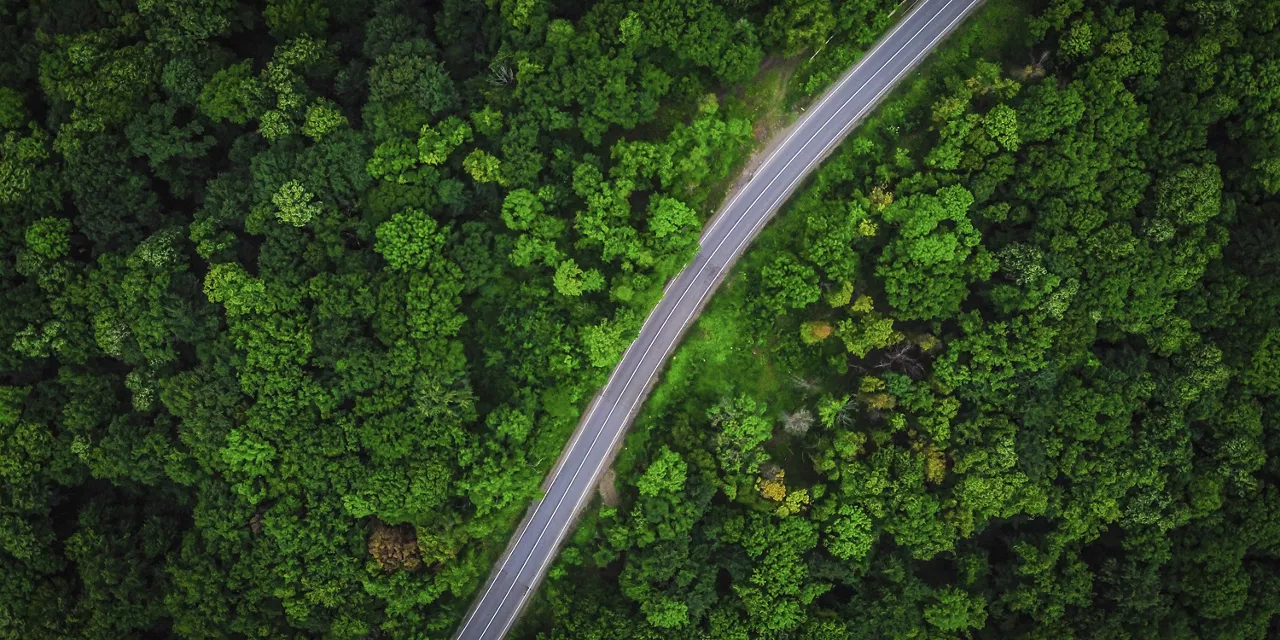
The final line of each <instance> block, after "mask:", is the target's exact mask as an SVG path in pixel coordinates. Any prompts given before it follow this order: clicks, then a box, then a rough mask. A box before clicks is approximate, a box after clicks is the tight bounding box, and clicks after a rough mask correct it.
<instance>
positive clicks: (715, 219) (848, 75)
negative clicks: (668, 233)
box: [664, 3, 925, 293]
mask: <svg viewBox="0 0 1280 640" xmlns="http://www.w3.org/2000/svg"><path fill="white" fill-rule="evenodd" d="M924 5H925V3H920V4H918V5H916V7H915V8H914V9H912V10H910V11H908V12H907V14H906V15H904V16H902V19H901V20H899V21H898V23H897V24H895V25H893V29H892V30H891V31H889V34H888V35H886V36H885V37H883V38H881V39H880V41H879V42H877V43H876V46H874V47H872V48H871V50H870V51H868V52H866V53H864V54H863V55H862V57H861V58H860V59H858V62H857V64H854V65H853V68H852V69H849V71H847V72H845V75H844V77H843V78H840V82H838V83H836V86H835V87H833V88H831V89H828V90H827V92H826V93H825V94H824V95H823V96H822V97H821V98H820V99H818V104H815V105H813V106H811V107H809V108H808V109H807V110H806V111H805V114H804V115H802V116H800V117H799V118H798V119H796V122H795V124H794V126H793V128H792V129H791V133H788V134H787V137H786V138H785V139H783V141H782V144H780V145H778V147H777V148H776V149H774V150H773V153H770V154H769V157H768V158H765V160H764V162H762V163H760V166H759V167H758V168H757V169H756V171H755V173H753V174H752V176H751V178H750V179H748V180H747V183H746V184H744V185H742V188H741V189H739V190H738V193H737V194H735V195H734V196H733V199H732V200H730V201H729V204H728V206H725V207H722V208H721V209H720V212H719V213H717V214H716V215H715V216H712V218H711V224H708V225H707V228H706V229H704V230H703V231H702V235H700V236H698V245H699V246H701V245H702V242H703V241H704V240H706V238H707V236H709V235H711V232H712V231H713V230H715V228H716V227H717V226H719V225H720V221H721V220H722V219H724V215H723V214H724V212H726V211H729V210H730V209H733V205H735V204H737V202H738V198H741V197H742V194H743V193H745V192H746V191H747V189H748V188H749V187H750V186H751V183H752V182H755V177H756V174H759V173H760V172H762V171H764V170H765V168H767V167H768V166H769V163H770V162H773V158H774V156H777V155H778V153H780V152H781V151H782V150H783V149H785V148H787V144H788V143H790V142H791V139H792V138H794V137H795V135H796V134H797V133H799V132H800V130H801V129H803V128H804V123H806V122H808V121H809V119H810V116H812V115H813V114H815V113H817V112H819V111H821V110H822V106H823V105H825V104H826V103H827V101H828V100H830V99H831V98H832V97H833V96H835V95H836V94H837V93H840V90H841V89H843V88H844V84H845V83H846V82H848V81H849V80H851V79H852V78H853V77H854V76H856V75H858V72H859V71H861V70H862V65H863V64H864V63H866V61H867V60H869V59H871V58H872V57H874V56H875V55H876V53H877V52H878V51H880V47H883V46H884V45H885V43H887V42H889V41H890V40H892V39H893V36H895V35H898V31H899V30H900V29H902V28H903V27H905V26H907V23H908V22H910V21H911V18H912V17H913V16H914V15H915V14H916V13H919V12H920V10H921V9H923V8H924ZM901 6H902V5H901V4H899V5H898V6H897V7H894V9H893V11H890V12H889V15H893V14H894V13H896V12H897V11H898V9H899V8H901ZM814 55H815V56H816V55H818V54H816V53H815V54H814ZM810 60H812V58H810ZM673 282H674V281H673ZM664 293H665V291H664Z"/></svg>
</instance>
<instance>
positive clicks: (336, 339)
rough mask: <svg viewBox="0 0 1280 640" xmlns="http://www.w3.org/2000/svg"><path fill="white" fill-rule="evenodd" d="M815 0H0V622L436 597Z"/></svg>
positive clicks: (675, 252)
mask: <svg viewBox="0 0 1280 640" xmlns="http://www.w3.org/2000/svg"><path fill="white" fill-rule="evenodd" d="M839 4H840V3H838V2H834V1H833V2H828V1H827V0H821V1H820V2H818V3H817V4H814V3H812V2H810V3H808V5H805V6H804V7H800V6H792V5H782V4H778V3H775V2H737V3H729V4H722V3H717V2H711V1H699V2H648V1H639V0H605V1H602V2H551V1H549V0H493V1H490V2H474V1H470V0H447V1H445V2H443V3H434V4H429V5H424V4H422V3H413V2H401V1H397V0H357V1H355V2H336V1H331V0H270V1H269V2H266V3H257V4H256V5H255V4H254V3H249V2H244V1H241V0H214V1H208V2H177V1H172V0H157V1H148V2H130V1H126V2H117V3H113V2H79V1H76V0H67V1H61V0H60V1H57V2H30V3H23V2H16V3H15V2H8V3H4V4H3V6H0V216H2V217H3V220H4V222H5V224H4V225H3V229H0V282H2V284H0V299H2V301H0V567H3V569H0V637H3V638H68V637H92V638H113V639H114V638H131V637H152V636H155V637H159V636H167V635H175V636H179V637H191V638H224V637H225V638H235V637H331V638H364V637H374V636H387V637H426V636H430V637H437V636H441V635H444V634H446V633H447V632H448V630H449V629H450V628H452V627H453V626H454V625H455V624H456V622H457V621H458V619H459V618H460V616H461V615H462V613H463V612H464V611H465V609H466V607H467V605H468V603H469V601H470V598H471V596H472V594H473V592H474V591H475V590H476V589H477V588H478V587H479V585H480V584H481V582H482V581H483V580H484V578H485V576H486V575H487V573H488V571H489V567H490V565H491V563H492V561H493V560H494V559H495V558H496V555H497V553H498V552H499V551H500V550H501V549H502V547H503V545H504V544H505V539H506V537H507V536H508V535H509V534H510V532H511V530H512V528H513V526H514V524H515V523H516V521H517V519H518V518H519V516H520V515H521V513H522V512H523V510H524V508H525V505H526V504H527V503H528V501H529V500H530V499H531V498H532V497H533V496H535V495H536V492H537V487H538V484H539V482H540V480H541V478H542V476H543V475H544V474H545V473H546V472H547V470H548V469H549V468H550V466H551V464H552V462H553V461H554V459H555V457H556V454H557V452H558V451H559V449H560V447H561V446H562V445H563V444H564V441H565V439H566V437H567V435H568V433H569V432H570V430H571V428H572V427H573V425H574V424H575V422H576V419H577V417H578V415H579V413H580V411H581V410H582V409H583V407H584V405H585V403H586V401H587V400H588V398H589V397H590V395H591V393H593V392H594V390H595V389H596V388H597V387H598V386H599V385H600V384H601V383H602V382H603V380H604V376H605V375H606V374H607V372H608V368H609V367H610V366H612V364H613V363H614V362H615V361H616V359H617V357H618V355H619V354H620V353H621V351H622V349H623V348H624V347H625V345H626V344H627V342H629V341H630V339H631V337H632V336H633V335H634V333H635V331H636V330H637V328H638V325H639V322H640V320H641V319H642V318H643V317H644V314H645V313H646V312H647V311H648V308H649V307H650V306H651V305H652V304H653V303H654V302H655V301H656V299H657V297H658V296H659V295H660V292H661V287H662V285H663V283H664V282H665V281H666V280H667V279H668V278H669V277H671V276H672V275H674V274H675V273H676V271H677V270H678V269H679V268H680V267H681V266H682V265H683V264H684V263H685V262H686V261H687V260H688V258H689V257H690V256H691V255H692V252H693V250H694V247H695V245H696V242H697V237H698V233H699V230H700V227H701V223H702V221H703V220H705V219H706V217H707V216H708V215H709V213H710V211H711V209H712V208H713V207H714V205H715V203H716V200H717V198H718V197H719V196H720V195H721V194H722V191H723V189H721V188H719V187H720V185H721V183H722V182H723V181H725V180H726V179H727V178H729V177H730V174H731V172H732V171H733V170H734V169H735V167H738V166H740V165H741V164H742V162H743V160H744V159H745V156H746V155H747V154H748V153H749V152H750V151H751V150H752V149H753V147H754V146H755V145H756V144H757V142H758V140H757V139H756V135H753V134H755V133H756V132H754V131H753V128H752V122H751V121H750V120H749V119H748V117H749V116H750V115H751V111H752V109H751V108H749V107H748V106H746V104H745V102H744V98H743V95H744V91H745V89H744V83H745V82H747V81H748V80H750V79H751V78H753V77H754V76H755V75H756V74H757V71H758V69H759V68H760V66H761V63H762V61H764V60H765V59H766V57H768V56H774V58H773V59H774V60H777V55H778V54H786V55H795V56H801V57H797V58H794V59H791V60H787V61H784V64H785V65H787V68H789V69H792V70H797V71H796V72H797V73H799V74H800V75H802V76H804V77H814V78H816V80H814V87H813V88H810V89H809V90H808V93H812V92H813V91H814V89H816V88H817V87H819V86H821V84H822V82H824V81H825V80H824V78H825V77H826V76H827V75H828V74H829V71H828V68H829V67H832V66H834V67H837V68H838V66H840V65H841V64H843V61H841V60H833V59H831V58H830V56H826V57H818V58H813V59H810V58H809V56H810V55H811V53H812V52H811V51H810V50H809V49H810V48H812V47H813V46H815V44H821V43H819V42H818V41H817V40H816V39H817V38H818V37H819V36H821V37H822V38H824V39H825V38H827V37H830V36H833V35H837V36H840V38H839V39H838V40H837V42H836V43H835V44H834V45H833V47H832V50H833V51H837V52H839V53H840V54H841V55H842V56H845V57H847V56H849V55H852V53H853V52H856V50H857V49H859V48H860V47H863V46H865V44H866V42H867V41H868V39H869V38H871V37H873V36H874V35H875V34H876V33H878V32H879V30H880V29H881V28H882V27H883V26H884V24H885V23H886V22H887V20H888V19H889V16H890V12H891V10H892V8H893V6H894V5H895V4H896V3H895V2H894V1H892V0H874V1H871V2H864V3H860V5H859V11H860V13H858V14H857V15H856V16H854V18H853V19H850V20H846V21H845V22H842V23H835V22H833V18H834V17H836V16H842V17H843V16H845V13H842V12H841V11H840V10H837V9H836V7H837V5H839ZM774 5H778V6H774ZM828 5H830V6H828ZM815 11H816V12H817V13H816V14H815V13H814V12H815ZM775 15H780V16H782V18H780V19H779V18H774V17H773V16H775ZM810 15H820V16H825V17H823V18H822V19H821V21H819V22H815V21H814V20H813V19H812V18H810V17H808V16H810ZM863 17H866V19H865V20H864V19H862V18H863ZM766 34H767V35H766ZM806 60H808V61H807V62H806ZM802 93H803V92H802ZM1201 164H1203V163H1201ZM1170 198H1171V200H1170V206H1174V207H1178V206H1181V205H1180V204H1179V202H1180V201H1181V200H1185V199H1188V198H1190V199H1191V200H1192V201H1194V202H1200V201H1201V200H1202V199H1203V195H1202V194H1199V193H1196V192H1194V191H1193V190H1192V191H1188V190H1187V189H1186V188H1184V187H1183V186H1180V185H1171V188H1170ZM744 446H745V445H744ZM672 456H675V457H674V458H669V459H668V462H667V470H666V471H663V472H661V473H659V471H655V472H654V476H653V479H652V482H651V485H652V486H653V487H654V488H653V491H654V492H655V494H654V496H653V497H654V499H655V500H659V499H664V497H668V496H671V495H674V494H676V493H678V492H679V491H680V486H681V485H682V484H683V480H682V477H683V474H686V473H690V472H689V471H688V468H687V463H683V462H682V461H681V459H680V458H679V455H678V454H676V453H674V452H673V453H672ZM655 508H657V507H655ZM640 584H641V583H640V582H637V583H636V585H640ZM711 584H712V583H711V582H706V583H704V585H703V586H702V587H700V588H702V589H704V590H705V589H706V588H707V587H708V586H710V585H711ZM636 588H637V589H640V586H637V587H636ZM787 597H792V596H790V595H788V596H787ZM655 606H657V608H656V609H655V610H654V611H655V616H656V617H658V618H662V617H666V618H668V619H672V620H674V619H676V618H677V617H678V615H677V614H678V611H677V610H678V608H679V607H678V606H677V604H676V603H675V602H674V601H671V602H668V603H665V604H662V605H660V606H659V605H655ZM694 611H695V612H696V611H697V609H696V608H695V609H694Z"/></svg>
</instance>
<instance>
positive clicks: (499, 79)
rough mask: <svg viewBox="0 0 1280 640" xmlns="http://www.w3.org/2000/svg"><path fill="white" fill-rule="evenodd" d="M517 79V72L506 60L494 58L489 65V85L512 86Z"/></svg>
mask: <svg viewBox="0 0 1280 640" xmlns="http://www.w3.org/2000/svg"><path fill="white" fill-rule="evenodd" d="M515 79H516V72H515V71H514V70H513V69H512V68H511V65H510V64H508V63H507V60H506V59H505V58H494V60H493V62H490V63H489V84H491V85H494V86H496V87H500V86H503V85H508V84H511V81H512V80H515Z"/></svg>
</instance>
